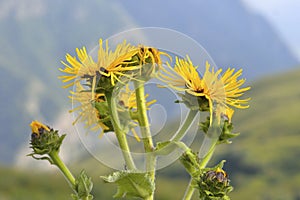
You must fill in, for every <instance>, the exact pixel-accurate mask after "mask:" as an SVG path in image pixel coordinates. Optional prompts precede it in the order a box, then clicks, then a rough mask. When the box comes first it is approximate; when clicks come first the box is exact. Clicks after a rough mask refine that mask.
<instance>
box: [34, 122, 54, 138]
mask: <svg viewBox="0 0 300 200" xmlns="http://www.w3.org/2000/svg"><path fill="white" fill-rule="evenodd" d="M30 127H31V132H32V133H35V134H37V135H38V136H39V135H40V132H41V130H46V131H50V129H49V127H48V126H46V125H44V124H42V123H41V122H39V121H37V120H35V121H32V122H31V124H30Z"/></svg>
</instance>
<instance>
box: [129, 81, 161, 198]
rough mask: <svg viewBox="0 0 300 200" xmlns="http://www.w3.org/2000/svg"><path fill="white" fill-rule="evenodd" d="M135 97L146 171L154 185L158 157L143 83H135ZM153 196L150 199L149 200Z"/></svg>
mask: <svg viewBox="0 0 300 200" xmlns="http://www.w3.org/2000/svg"><path fill="white" fill-rule="evenodd" d="M134 86H135V95H136V103H137V115H138V122H139V126H140V129H141V135H142V141H143V143H144V149H145V152H146V154H147V155H146V170H147V171H148V172H149V175H150V178H151V180H152V181H153V183H154V180H155V165H156V156H155V155H154V154H153V151H154V145H153V140H152V135H151V131H150V125H149V119H148V116H147V102H146V98H145V87H144V82H143V81H135V82H134ZM150 199H153V196H151V197H149V200H150Z"/></svg>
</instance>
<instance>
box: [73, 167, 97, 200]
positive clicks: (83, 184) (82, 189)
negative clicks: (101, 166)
mask: <svg viewBox="0 0 300 200" xmlns="http://www.w3.org/2000/svg"><path fill="white" fill-rule="evenodd" d="M92 189H93V182H92V179H91V177H89V176H88V175H87V174H86V173H85V171H84V170H82V171H81V172H80V174H79V176H78V177H76V180H75V186H74V190H75V191H76V194H72V198H73V199H74V200H79V199H87V200H92V199H93V196H92V195H91V194H90V193H91V191H92Z"/></svg>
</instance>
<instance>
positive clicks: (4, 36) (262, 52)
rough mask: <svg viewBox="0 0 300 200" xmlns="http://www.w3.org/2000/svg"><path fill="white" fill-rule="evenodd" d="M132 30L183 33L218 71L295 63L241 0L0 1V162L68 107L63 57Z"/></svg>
mask: <svg viewBox="0 0 300 200" xmlns="http://www.w3.org/2000/svg"><path fill="white" fill-rule="evenodd" d="M138 26H142V27H143V26H161V27H166V28H172V29H175V30H178V31H181V32H183V33H185V34H187V35H189V36H191V37H192V38H194V39H195V40H196V41H198V42H199V43H200V44H202V45H203V46H204V47H205V48H206V49H207V50H208V52H209V53H210V54H211V56H212V57H213V59H214V60H215V61H216V63H217V64H218V65H219V66H232V67H242V68H244V69H245V70H244V71H245V74H246V76H247V77H249V78H255V77H257V76H262V75H265V74H267V73H268V72H270V71H272V72H275V71H280V70H283V69H284V68H289V67H291V66H293V65H294V64H295V63H297V60H296V59H295V58H294V56H293V55H292V54H291V53H290V51H289V49H288V48H287V46H286V45H285V44H284V42H283V41H281V39H280V37H279V36H278V34H277V33H276V32H274V30H273V29H272V27H271V26H270V25H269V24H268V23H267V22H266V21H265V20H264V19H263V18H262V17H260V16H257V15H255V14H253V13H251V12H250V11H249V10H247V9H246V8H245V7H244V6H243V4H242V3H241V2H239V1H230V0H225V1H216V0H212V1H203V0H202V1H192V0H187V1H184V2H183V1H182V2H177V3H176V4H175V3H174V2H173V1H170V0H166V1H157V0H154V1H152V2H151V3H150V2H147V3H146V4H145V3H144V4H143V3H142V2H137V1H131V0H128V1H126V3H125V1H112V2H109V1H104V0H98V1H91V2H84V1H80V0H74V1H72V3H69V2H65V1H58V0H53V1H44V0H27V1H21V0H11V1H6V0H0V45H1V49H0V69H1V73H0V82H1V84H0V91H1V93H0V99H1V101H0V108H1V114H0V125H1V127H2V129H1V132H0V135H1V140H0V150H1V151H0V161H1V162H6V163H11V162H12V161H13V159H14V155H15V153H16V151H17V150H18V149H19V146H20V145H21V144H23V143H27V141H28V140H29V135H30V130H29V127H28V124H29V123H30V121H31V120H33V119H39V120H41V121H44V122H46V123H48V124H49V125H52V124H53V122H54V121H56V119H57V118H58V117H57V115H58V114H59V111H64V112H65V111H66V110H68V109H70V107H71V105H70V104H69V102H68V99H67V92H66V91H64V90H63V89H61V88H60V87H61V84H60V81H59V80H58V79H57V78H56V77H57V76H58V75H59V71H58V68H59V67H61V63H60V60H64V55H65V54H66V53H70V54H71V55H74V52H75V48H76V47H81V46H83V45H84V46H86V47H87V49H88V50H91V49H92V48H93V47H94V46H95V45H97V41H98V39H99V38H100V37H102V38H107V37H109V36H110V35H112V34H114V33H118V32H120V31H122V30H126V29H128V28H133V27H138ZM66 123H67V122H66ZM68 123H69V124H70V122H68Z"/></svg>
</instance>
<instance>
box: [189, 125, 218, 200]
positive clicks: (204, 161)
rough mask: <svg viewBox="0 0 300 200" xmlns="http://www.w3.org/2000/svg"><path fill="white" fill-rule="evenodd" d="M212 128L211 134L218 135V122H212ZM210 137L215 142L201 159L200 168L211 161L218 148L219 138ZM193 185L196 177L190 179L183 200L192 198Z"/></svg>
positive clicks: (212, 135)
mask: <svg viewBox="0 0 300 200" xmlns="http://www.w3.org/2000/svg"><path fill="white" fill-rule="evenodd" d="M211 129H212V130H213V131H212V133H210V136H211V137H216V136H218V130H219V129H218V128H217V124H216V123H213V124H212V127H211ZM206 137H207V136H206ZM210 139H213V142H212V143H211V144H210V147H209V150H208V152H207V154H206V155H205V156H204V157H203V158H200V159H201V162H200V165H199V167H200V169H203V168H205V167H206V165H207V163H208V162H209V161H210V159H211V157H212V155H213V154H214V151H215V149H216V145H217V142H218V138H210ZM193 185H194V179H193V178H192V177H191V180H190V182H189V185H188V187H187V189H186V192H185V195H184V198H183V200H190V199H191V198H192V196H193V194H194V191H195V188H194V187H193Z"/></svg>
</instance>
